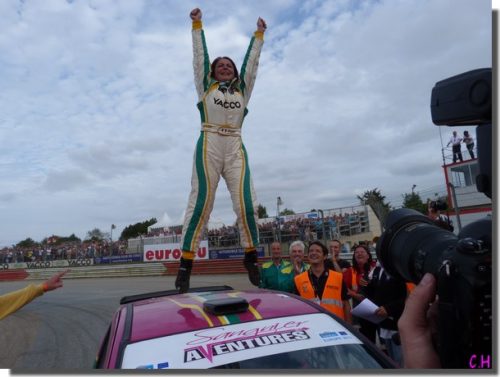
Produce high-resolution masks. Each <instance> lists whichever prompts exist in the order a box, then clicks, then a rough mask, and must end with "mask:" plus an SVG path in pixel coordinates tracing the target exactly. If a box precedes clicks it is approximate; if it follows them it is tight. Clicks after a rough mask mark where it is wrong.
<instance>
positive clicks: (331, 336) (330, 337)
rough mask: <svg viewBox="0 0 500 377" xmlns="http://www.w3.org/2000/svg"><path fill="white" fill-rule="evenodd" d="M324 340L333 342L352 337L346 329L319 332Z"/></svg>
mask: <svg viewBox="0 0 500 377" xmlns="http://www.w3.org/2000/svg"><path fill="white" fill-rule="evenodd" d="M319 336H320V337H321V339H322V340H323V341H324V342H331V341H334V340H341V339H350V338H351V335H350V334H349V333H347V332H346V331H327V332H322V333H320V334H319Z"/></svg>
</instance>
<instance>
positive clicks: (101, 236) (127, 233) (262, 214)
mask: <svg viewBox="0 0 500 377" xmlns="http://www.w3.org/2000/svg"><path fill="white" fill-rule="evenodd" d="M357 198H358V200H359V201H360V204H363V205H369V206H370V207H371V208H372V210H373V212H375V215H376V216H377V217H378V219H379V220H380V221H382V222H384V221H385V218H386V217H387V214H388V213H389V212H390V211H391V210H393V209H394V207H392V206H391V203H389V202H387V200H386V197H385V195H382V192H381V191H380V190H379V189H378V188H374V189H372V190H367V191H365V192H364V193H363V194H362V195H357ZM427 200H429V199H427ZM427 200H426V201H425V202H424V201H423V200H422V198H421V197H420V195H419V194H418V193H417V192H411V193H406V194H403V205H402V207H403V208H411V209H414V210H416V211H418V212H421V213H423V214H427ZM444 200H446V198H444ZM312 211H314V209H312V210H311V212H312ZM294 214H295V212H294V211H293V210H292V209H289V208H285V209H283V210H282V211H280V213H279V215H280V216H287V215H294ZM257 216H258V218H259V219H262V218H268V217H269V215H268V214H267V208H266V207H265V206H263V205H262V204H259V205H258V207H257ZM157 222H158V221H157V219H156V218H155V217H152V218H151V219H149V220H146V221H143V222H138V223H135V224H131V225H128V226H126V227H125V228H124V229H123V231H122V232H121V234H120V237H119V240H120V241H126V240H128V239H130V238H137V237H139V236H140V235H141V234H142V235H144V234H147V233H148V227H149V226H151V225H153V224H156V223H157ZM112 229H114V225H112ZM110 239H111V235H110V233H109V232H103V231H102V230H100V229H98V228H94V229H92V230H89V231H88V232H87V235H86V237H85V239H84V240H85V241H91V242H96V241H97V242H99V241H103V240H110ZM67 242H78V243H81V242H82V240H81V239H80V238H78V237H77V236H75V234H71V235H70V236H69V237H63V236H55V235H54V236H51V237H47V238H45V239H43V240H42V241H41V242H36V241H34V240H33V239H31V238H29V237H28V238H26V239H25V240H23V241H21V242H19V243H18V244H17V245H15V246H16V247H19V248H30V247H39V246H40V245H46V244H49V243H50V244H51V245H53V246H59V245H62V244H64V243H67Z"/></svg>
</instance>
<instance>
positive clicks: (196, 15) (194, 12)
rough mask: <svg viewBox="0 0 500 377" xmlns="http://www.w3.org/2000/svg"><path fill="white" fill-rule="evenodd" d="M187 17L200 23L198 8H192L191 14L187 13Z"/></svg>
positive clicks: (199, 10)
mask: <svg viewBox="0 0 500 377" xmlns="http://www.w3.org/2000/svg"><path fill="white" fill-rule="evenodd" d="M189 17H191V19H192V20H193V21H201V9H200V8H194V9H193V10H192V11H191V13H189Z"/></svg>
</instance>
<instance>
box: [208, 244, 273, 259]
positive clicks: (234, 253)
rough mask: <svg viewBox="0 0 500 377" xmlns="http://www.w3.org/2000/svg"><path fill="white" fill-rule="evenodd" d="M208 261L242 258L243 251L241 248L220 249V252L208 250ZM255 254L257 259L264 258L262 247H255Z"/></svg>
mask: <svg viewBox="0 0 500 377" xmlns="http://www.w3.org/2000/svg"><path fill="white" fill-rule="evenodd" d="M209 254H210V259H238V258H240V259H241V258H243V257H244V254H245V250H243V248H241V247H240V248H235V249H222V250H220V249H219V250H210V253H209ZM257 254H258V256H259V257H264V247H263V246H259V247H257Z"/></svg>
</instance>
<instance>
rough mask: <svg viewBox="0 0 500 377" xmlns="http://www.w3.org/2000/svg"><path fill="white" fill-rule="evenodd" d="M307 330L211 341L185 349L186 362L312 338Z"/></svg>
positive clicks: (210, 359)
mask: <svg viewBox="0 0 500 377" xmlns="http://www.w3.org/2000/svg"><path fill="white" fill-rule="evenodd" d="M306 330H307V328H304V329H303V330H296V331H283V332H276V333H273V334H269V335H262V336H252V337H248V338H241V339H237V340H233V341H222V342H217V343H211V344H208V345H207V346H198V347H194V348H188V349H186V350H184V362H185V363H189V362H191V361H196V360H200V359H203V358H207V359H208V360H209V361H210V362H212V361H213V358H214V356H220V355H224V354H228V353H231V352H238V351H244V350H249V349H253V348H259V347H266V346H272V345H275V344H282V343H289V342H296V341H300V340H306V339H310V336H309V334H308V333H307V331H306Z"/></svg>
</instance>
